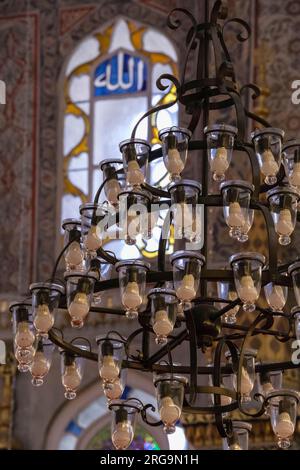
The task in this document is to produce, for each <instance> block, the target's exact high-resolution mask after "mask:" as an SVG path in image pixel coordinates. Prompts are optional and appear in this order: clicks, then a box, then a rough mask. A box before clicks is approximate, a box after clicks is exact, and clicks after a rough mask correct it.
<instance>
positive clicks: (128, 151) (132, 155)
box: [123, 144, 137, 163]
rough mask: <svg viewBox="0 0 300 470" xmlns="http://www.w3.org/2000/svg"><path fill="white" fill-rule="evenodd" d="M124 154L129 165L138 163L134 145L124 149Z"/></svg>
mask: <svg viewBox="0 0 300 470" xmlns="http://www.w3.org/2000/svg"><path fill="white" fill-rule="evenodd" d="M123 152H124V156H125V160H126V162H127V163H129V162H133V161H137V153H136V150H135V146H134V144H128V145H127V146H126V147H124V149H123Z"/></svg>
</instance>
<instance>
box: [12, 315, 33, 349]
mask: <svg viewBox="0 0 300 470" xmlns="http://www.w3.org/2000/svg"><path fill="white" fill-rule="evenodd" d="M34 340H35V336H34V334H33V333H32V331H31V330H30V327H29V324H28V323H27V322H26V321H22V322H20V323H18V326H17V332H16V336H15V343H16V345H17V346H18V347H19V348H29V347H30V346H32V345H33V343H34Z"/></svg>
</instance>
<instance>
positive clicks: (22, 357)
mask: <svg viewBox="0 0 300 470" xmlns="http://www.w3.org/2000/svg"><path fill="white" fill-rule="evenodd" d="M15 358H16V359H17V361H18V362H19V364H20V367H18V368H19V370H20V371H21V372H27V371H28V369H29V366H30V364H31V363H32V361H33V358H34V348H33V347H32V346H29V347H28V348H25V349H24V348H19V347H17V348H16V350H15Z"/></svg>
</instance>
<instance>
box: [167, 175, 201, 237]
mask: <svg viewBox="0 0 300 470" xmlns="http://www.w3.org/2000/svg"><path fill="white" fill-rule="evenodd" d="M169 192H170V194H171V202H172V212H173V224H174V237H175V239H177V240H181V239H184V238H185V239H187V240H189V241H190V242H193V243H199V241H200V240H201V232H202V227H201V208H200V205H199V204H198V199H199V196H200V195H201V185H200V183H199V184H198V183H196V182H195V181H191V180H181V181H180V182H178V183H173V184H171V185H170V187H169Z"/></svg>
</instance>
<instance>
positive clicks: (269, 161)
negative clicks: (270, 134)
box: [261, 149, 279, 176]
mask: <svg viewBox="0 0 300 470" xmlns="http://www.w3.org/2000/svg"><path fill="white" fill-rule="evenodd" d="M261 161H262V165H261V172H262V174H263V175H264V176H276V175H277V173H278V171H279V166H278V163H277V162H276V160H275V158H274V155H273V153H272V151H271V150H270V149H267V150H264V151H263V152H262V154H261Z"/></svg>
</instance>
